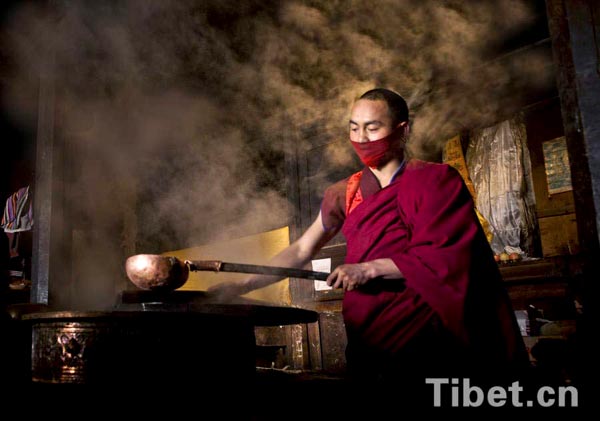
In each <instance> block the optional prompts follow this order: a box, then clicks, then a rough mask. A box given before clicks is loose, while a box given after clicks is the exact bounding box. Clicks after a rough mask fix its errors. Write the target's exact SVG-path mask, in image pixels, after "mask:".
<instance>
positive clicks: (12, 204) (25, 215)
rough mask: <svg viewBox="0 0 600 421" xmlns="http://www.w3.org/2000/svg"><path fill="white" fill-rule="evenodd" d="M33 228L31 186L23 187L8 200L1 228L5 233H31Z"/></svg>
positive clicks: (0, 224) (0, 223)
mask: <svg viewBox="0 0 600 421" xmlns="http://www.w3.org/2000/svg"><path fill="white" fill-rule="evenodd" d="M32 226H33V207H32V204H31V198H30V194H29V186H27V187H22V188H20V189H19V190H17V191H16V192H15V193H13V194H12V195H11V196H10V197H9V198H8V199H6V206H5V207H4V213H3V214H2V222H0V227H2V228H3V229H4V232H19V231H29V230H30V229H31V227H32Z"/></svg>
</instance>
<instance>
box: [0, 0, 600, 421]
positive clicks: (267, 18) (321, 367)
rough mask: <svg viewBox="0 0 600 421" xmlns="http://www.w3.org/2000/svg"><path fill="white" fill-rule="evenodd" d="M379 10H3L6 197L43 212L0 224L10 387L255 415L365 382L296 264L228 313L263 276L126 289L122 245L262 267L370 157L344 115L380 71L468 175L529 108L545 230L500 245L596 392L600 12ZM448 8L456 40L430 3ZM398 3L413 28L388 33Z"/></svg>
mask: <svg viewBox="0 0 600 421" xmlns="http://www.w3.org/2000/svg"><path fill="white" fill-rule="evenodd" d="M383 3H386V4H387V2H379V1H370V2H363V3H362V4H361V5H360V6H357V5H356V4H355V2H350V1H340V2H326V1H323V2H321V1H300V2H276V1H268V0H267V1H259V0H249V1H245V2H228V1H226V2H219V1H208V2H206V1H191V0H190V1H186V2H144V1H117V0H111V1H106V2H92V1H84V0H81V1H76V2H65V1H59V0H56V1H55V0H47V1H7V2H3V3H2V15H1V23H0V31H1V33H0V82H1V84H0V97H1V100H2V103H1V109H0V134H1V136H2V138H3V141H2V153H1V154H0V156H1V161H0V171H1V172H0V193H1V198H2V203H3V210H4V203H8V202H7V201H9V200H10V199H11V198H15V200H16V198H17V196H15V195H19V196H18V198H19V200H23V203H24V204H25V211H24V212H26V211H27V209H30V210H31V212H32V215H33V221H29V222H30V224H29V225H27V226H26V227H25V228H24V229H22V230H20V231H18V232H5V233H4V234H2V235H1V236H0V288H1V289H0V305H1V309H2V321H1V328H2V332H3V337H4V342H3V346H2V347H1V348H2V351H1V353H0V364H1V368H2V373H4V374H3V375H2V382H3V386H4V390H11V391H15V392H16V393H15V394H16V395H19V397H20V398H21V399H24V401H27V399H28V398H29V397H30V398H31V399H42V397H49V396H53V397H55V396H57V399H65V398H64V396H68V395H70V396H79V397H82V396H85V394H86V393H87V392H89V391H90V387H93V386H94V385H96V384H100V385H102V387H103V388H105V387H106V386H109V387H111V388H112V387H114V388H115V389H117V388H118V387H121V386H122V387H124V388H126V389H127V388H131V390H135V389H136V388H141V385H142V384H144V385H146V386H148V385H152V386H150V387H151V388H153V389H158V388H160V387H166V386H164V385H178V384H189V383H190V382H192V383H193V382H197V381H198V379H200V380H201V382H202V383H203V384H204V386H205V387H209V389H210V390H212V391H213V392H214V396H218V395H219V394H220V393H226V394H228V395H229V396H236V397H239V399H240V402H241V404H242V403H243V405H245V406H246V407H247V408H248V410H247V412H245V414H246V415H249V414H251V415H250V417H251V418H252V419H260V417H261V415H264V416H265V417H269V416H273V417H275V416H278V417H281V418H282V419H285V417H286V415H287V416H289V417H293V416H294V413H292V412H293V411H294V410H297V411H298V412H297V413H296V415H297V414H299V413H304V412H306V413H308V414H312V415H313V416H314V417H318V415H319V410H318V409H316V408H317V407H318V406H319V405H322V404H323V403H324V402H327V405H330V406H332V407H333V406H335V404H332V403H331V401H330V400H329V399H332V398H331V397H330V398H327V399H325V398H323V397H319V396H317V395H318V394H323V393H325V394H326V393H327V392H328V391H331V390H332V389H334V390H337V391H338V392H337V393H332V395H331V396H332V397H335V398H339V397H340V396H341V392H339V390H343V384H344V383H343V379H344V374H345V357H344V347H345V343H346V342H345V341H346V338H345V331H344V326H343V321H342V315H341V303H342V297H343V292H341V291H339V290H330V289H325V288H321V287H319V286H318V283H316V282H313V281H312V280H307V279H301V278H294V277H290V278H289V279H288V280H285V281H282V282H281V283H279V284H278V285H276V286H272V287H269V289H267V290H266V291H262V292H261V291H259V292H256V293H252V294H249V295H248V296H243V297H240V298H239V299H236V300H234V301H233V302H230V303H212V302H210V301H207V299H206V294H205V290H206V288H207V287H208V286H210V285H211V284H214V283H216V282H222V281H226V280H227V279H239V276H241V275H230V274H226V273H218V274H213V273H211V274H202V273H199V274H193V275H190V280H189V281H188V282H187V283H186V284H185V285H184V286H183V287H182V288H180V289H178V290H176V291H173V292H169V293H155V292H149V291H142V290H140V289H138V288H137V287H136V286H135V285H133V284H132V283H131V282H130V281H129V280H128V279H127V276H126V274H125V261H126V259H127V257H129V256H132V255H135V254H141V253H149V254H164V255H173V256H178V257H179V258H185V259H187V258H189V259H194V258H196V259H203V258H211V259H219V260H224V261H228V260H230V261H234V262H235V261H238V262H241V263H249V264H252V263H258V264H262V263H265V262H266V260H267V259H268V257H269V256H271V255H273V254H275V253H276V252H277V251H278V250H279V249H281V248H282V247H283V246H285V245H286V244H289V243H290V242H292V241H294V240H295V239H297V238H298V237H299V236H300V234H301V233H302V232H304V230H305V229H306V228H307V227H308V226H309V225H310V223H311V222H312V221H313V220H314V218H315V216H316V214H317V213H318V211H319V206H320V201H321V199H322V192H323V189H324V188H325V187H326V186H327V185H329V184H330V183H332V182H334V181H336V180H338V179H340V178H343V177H346V176H348V175H350V174H352V173H353V172H354V171H355V169H356V168H357V165H359V164H358V161H357V160H356V159H355V158H354V157H353V156H352V155H351V152H350V149H349V148H348V147H347V145H346V143H347V140H346V134H345V130H346V129H345V127H346V123H345V121H346V120H345V119H346V114H345V113H346V111H347V109H348V108H349V105H350V103H351V100H352V98H353V97H354V96H356V95H357V94H359V93H360V92H361V91H364V90H366V89H367V88H371V87H373V86H376V85H381V86H389V87H391V88H394V89H396V90H398V91H399V92H404V93H405V94H406V97H407V99H408V100H409V105H410V106H411V109H413V110H414V111H413V117H412V119H413V120H414V121H411V123H412V124H413V134H412V136H413V138H414V141H413V138H411V144H410V147H412V153H413V154H414V155H415V156H417V157H420V158H421V159H426V160H431V161H435V162H449V163H450V164H451V165H452V162H450V159H449V156H451V153H450V152H449V151H450V147H451V144H452V145H454V146H452V147H454V149H453V151H454V153H455V154H454V155H452V156H454V157H456V156H460V157H461V159H463V161H462V162H463V163H464V162H465V161H466V167H467V168H468V171H469V172H471V174H470V176H471V179H472V182H473V184H474V186H475V187H474V188H475V189H479V188H482V187H481V185H479V184H478V180H477V175H476V174H475V173H474V172H472V170H473V168H475V166H471V165H470V163H471V162H474V161H473V160H476V159H480V161H479V163H480V164H482V166H483V167H486V166H488V167H489V166H491V165H492V163H493V162H495V161H497V160H499V157H498V156H497V155H494V154H495V153H498V150H494V149H490V151H491V152H489V153H488V154H487V155H484V156H483V157H482V156H476V151H475V149H476V145H477V139H484V140H485V139H486V138H485V135H484V133H486V132H485V129H486V128H490V127H496V126H497V125H499V124H500V123H502V122H505V121H511V122H517V123H518V124H520V126H519V127H521V128H522V132H521V133H522V138H523V139H524V149H525V151H524V152H523V153H522V157H523V161H522V164H523V168H524V170H523V171H524V179H526V181H524V185H526V186H528V188H529V191H528V194H529V196H527V199H526V200H528V202H527V203H528V206H530V208H531V209H532V210H531V215H532V218H531V221H533V222H532V223H531V224H530V225H529V226H528V231H527V232H526V234H523V235H522V238H521V246H522V250H519V252H516V253H514V255H513V254H510V253H501V252H500V251H498V252H496V250H494V251H495V253H496V255H497V260H498V265H499V267H500V271H501V273H502V276H503V279H504V282H505V285H506V288H507V289H508V292H509V295H510V298H511V300H512V303H513V306H514V309H515V311H516V314H517V320H518V321H519V323H520V327H521V328H522V335H523V340H524V342H525V344H526V346H527V349H528V351H529V354H530V360H531V362H532V366H533V367H534V369H535V370H534V373H535V375H536V376H538V377H539V379H538V380H539V383H540V384H544V382H545V381H548V382H554V383H556V382H558V383H559V384H564V385H572V384H574V385H578V386H579V387H581V392H580V394H581V396H580V406H583V405H584V404H585V402H586V399H585V397H586V396H590V386H589V385H588V382H589V380H590V374H589V373H590V372H591V369H592V366H593V365H594V362H593V360H594V359H595V357H594V358H592V357H591V356H592V355H593V350H594V349H595V348H593V347H591V345H590V344H588V338H589V332H588V331H587V329H589V327H588V325H589V322H587V320H588V319H589V315H590V314H591V313H595V310H596V300H595V294H593V293H591V292H590V291H591V290H595V289H594V288H591V287H593V286H594V283H595V282H596V280H597V278H598V265H599V261H600V260H599V259H598V257H599V256H600V254H599V251H600V250H599V236H598V223H599V219H598V210H597V207H598V204H599V203H600V198H599V197H598V195H599V194H600V193H599V192H600V189H599V188H598V185H599V184H600V170H599V169H600V162H598V161H600V151H599V150H598V142H599V141H600V139H598V136H599V133H600V118H599V117H598V115H599V110H600V103H599V102H600V47H599V46H598V42H599V41H598V40H599V39H600V23H599V19H600V7H599V6H598V4H597V2H594V1H591V0H587V1H570V0H545V1H544V0H536V1H532V2H525V1H499V2H482V3H479V2H477V3H475V2H473V3H471V2H467V1H455V2H446V3H445V4H444V5H443V6H441V5H439V4H437V3H436V2H422V3H419V2H412V1H409V0H406V1H402V2H399V4H401V5H402V6H403V7H399V6H398V9H399V10H398V11H396V10H395V9H394V11H393V13H389V14H387V16H384V17H385V18H386V19H387V21H386V20H384V21H383V22H387V23H388V25H385V24H378V23H377V22H376V21H375V19H374V18H373V19H372V21H370V20H369V19H364V16H371V14H373V15H372V16H374V17H377V18H381V17H382V15H386V14H385V13H382V12H381V10H379V9H381V7H382V6H381V4H383ZM488 3H489V4H488ZM350 5H352V6H350ZM388 6H389V5H388ZM349 7H350V8H349ZM386 7H387V6H386ZM488 7H489V10H488ZM353 8H356V10H354V9H353ZM434 12H435V13H437V15H435V16H437V19H442V22H444V23H445V24H446V25H448V31H449V34H450V35H448V39H447V40H445V39H444V34H443V32H442V30H440V29H434V28H433V26H435V23H429V22H431V21H430V20H429V18H424V17H428V16H430V15H429V14H430V13H434ZM500 12H502V13H503V14H502V13H500ZM361 16H363V18H361ZM394 19H397V21H398V22H400V21H402V22H404V26H408V24H409V23H410V24H412V25H415V28H413V29H412V30H407V29H403V28H401V29H396V28H395V27H394V28H390V25H389V23H390V22H391V23H393V24H394V25H392V26H395V23H396V21H395V20H394ZM432 19H433V18H432ZM398 25H402V23H398ZM417 25H422V26H423V27H419V26H417ZM427 25H432V27H431V28H429V27H428V26H427ZM453 25H455V26H453ZM263 26H264V28H263ZM438 26H439V25H438ZM387 29H389V31H388V30H387ZM402 34H404V35H405V36H406V37H407V38H406V39H404V42H397V40H395V38H394V37H397V36H399V35H402ZM453 37H454V38H453ZM478 37H481V40H479V39H478ZM353 43H354V44H353ZM463 44H464V45H463ZM430 46H431V48H429V47H430ZM337 48H340V49H341V51H337ZM360 54H364V57H363V58H364V59H361V58H360V57H356V56H358V55H360ZM365 62H367V63H369V65H366V64H365ZM368 66H371V67H370V68H369V67H368ZM392 69H393V70H392ZM517 123H515V124H517ZM511 124H512V123H511ZM480 145H481V143H480ZM552 148H554V149H552ZM481 150H483V147H481ZM456 153H458V155H456ZM553 153H554V154H553ZM558 161H560V162H558ZM551 164H554V165H560V164H562V166H561V167H560V168H559V169H562V172H560V171H559V172H558V173H556V172H554V173H552V172H551V171H550V168H551ZM463 167H464V166H463ZM494 168H497V167H494ZM499 178H500V177H499ZM483 189H484V191H483V192H482V191H479V190H478V192H477V195H478V197H479V196H481V197H483V195H484V194H485V193H486V192H485V186H484V187H483ZM25 195H28V196H27V200H25V199H24V197H25ZM482 200H483V199H482ZM26 222H27V221H26ZM265 244H266V245H265ZM515 251H516V250H515ZM204 253H205V254H206V255H198V254H204ZM344 256H345V244H344V238H343V236H341V234H340V235H338V236H337V237H336V238H334V240H333V241H332V242H330V243H329V245H327V246H326V247H325V248H324V249H322V250H321V252H320V253H319V255H317V256H315V260H314V261H313V265H317V263H323V262H325V263H327V264H329V266H330V269H331V270H332V269H333V268H335V266H337V265H339V264H341V263H343V260H344ZM313 270H319V269H317V266H314V267H313ZM94 344H95V345H94ZM86 347H88V348H89V349H90V350H92V351H93V352H92V351H90V352H88V351H86ZM149 350H150V351H149ZM65 367H66V368H65ZM90 385H91V386H90ZM584 385H585V387H584ZM169 387H170V388H171V387H174V386H169ZM248 391H251V393H250V392H248ZM171 393H173V395H174V394H175V393H174V392H171ZM188 393H189V395H186V396H187V397H188V398H190V396H193V394H192V393H191V392H188ZM203 393H206V394H207V395H208V394H209V392H203ZM338 393H339V394H338ZM165 395H168V393H167V392H165ZM318 400H321V402H317V401H318ZM276 403H277V404H278V405H275V404H276ZM311 405H315V406H314V409H313V410H309V409H308V408H310V407H311ZM275 407H277V409H272V410H271V409H269V408H275ZM298 407H301V408H300V409H298ZM250 408H253V409H250ZM258 408H262V409H258ZM334 409H335V408H332V410H334ZM235 410H239V408H235Z"/></svg>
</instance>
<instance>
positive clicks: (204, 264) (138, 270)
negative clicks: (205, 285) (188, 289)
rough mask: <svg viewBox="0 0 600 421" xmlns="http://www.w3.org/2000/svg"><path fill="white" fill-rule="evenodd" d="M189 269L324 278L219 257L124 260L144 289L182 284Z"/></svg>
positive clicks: (140, 256) (141, 256) (144, 256)
mask: <svg viewBox="0 0 600 421" xmlns="http://www.w3.org/2000/svg"><path fill="white" fill-rule="evenodd" d="M190 270H191V271H211V272H237V273H254V274H262V275H276V276H281V277H292V278H305V279H319V280H322V281H324V280H326V279H327V277H328V276H329V273H327V272H314V271H312V270H304V269H295V268H282V267H276V266H260V265H249V264H241V263H227V262H222V261H220V260H185V261H181V260H179V259H178V258H176V257H173V256H163V255H157V254H138V255H135V256H131V257H129V258H128V259H127V261H126V262H125V271H126V272H127V277H128V278H129V280H130V281H131V282H133V283H134V284H135V285H136V286H137V287H138V288H141V289H146V290H164V291H170V290H175V289H177V288H179V287H181V286H182V285H183V284H185V282H186V281H187V279H188V276H189V273H190Z"/></svg>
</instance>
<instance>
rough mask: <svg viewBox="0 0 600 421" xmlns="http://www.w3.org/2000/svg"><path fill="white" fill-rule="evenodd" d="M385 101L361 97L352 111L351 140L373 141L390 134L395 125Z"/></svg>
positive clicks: (359, 141) (360, 141)
mask: <svg viewBox="0 0 600 421" xmlns="http://www.w3.org/2000/svg"><path fill="white" fill-rule="evenodd" d="M392 123H393V122H392V117H391V115H390V112H389V108H388V105H387V103H386V102H385V101H372V100H370V99H359V100H358V101H356V102H355V103H354V106H353V107H352V112H351V113H350V140H352V141H353V142H358V143H363V142H372V141H374V140H378V139H381V138H383V137H386V136H387V135H389V134H390V133H391V132H392V131H393V130H394V127H393V126H392Z"/></svg>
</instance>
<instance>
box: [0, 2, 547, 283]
mask: <svg viewBox="0 0 600 421" xmlns="http://www.w3.org/2000/svg"><path fill="white" fill-rule="evenodd" d="M528 4H529V2H526V1H520V0H499V1H494V2H470V1H449V2H439V1H433V0H432V1H416V0H401V1H398V0H379V1H353V0H341V1H335V2H332V1H328V0H323V1H317V0H312V1H311V0H305V1H275V0H272V1H269V0H267V1H264V0H262V1H261V0H249V1H245V2H238V1H220V0H214V1H192V0H188V1H173V2H166V1H158V0H129V1H110V2H95V1H55V2H50V6H49V7H47V8H45V9H44V10H41V9H39V8H37V7H33V6H31V5H29V6H27V7H22V8H18V9H16V10H15V11H14V13H13V14H12V16H11V19H10V20H9V21H8V22H7V24H6V26H5V28H4V38H5V39H6V42H4V45H5V46H6V48H7V49H8V51H9V55H10V57H11V60H12V61H11V63H12V67H11V69H12V71H11V72H10V73H7V74H5V75H4V78H5V79H6V80H7V81H8V83H7V84H8V85H9V86H11V87H12V89H11V90H10V91H9V92H8V93H7V94H6V95H5V97H4V98H3V103H4V106H5V108H10V109H11V110H12V111H11V112H13V113H14V116H15V118H21V117H23V116H30V115H32V114H35V106H36V105H35V104H33V107H34V108H33V109H32V104H24V103H23V101H20V100H19V98H21V97H22V96H23V92H26V91H30V90H32V89H33V90H35V89H37V85H36V83H37V76H38V75H39V74H49V75H50V76H51V77H52V78H53V79H54V80H55V86H56V88H57V89H56V92H57V96H58V101H59V103H60V104H61V105H60V114H59V115H58V117H57V118H58V120H57V124H58V126H59V128H60V136H62V138H63V139H64V141H65V143H66V146H65V149H66V151H67V152H68V156H69V157H70V159H72V167H73V169H72V172H71V173H70V174H69V177H68V178H67V179H66V182H67V183H69V185H70V188H69V191H70V192H71V193H70V196H69V197H68V199H69V200H70V201H71V205H72V207H73V209H74V211H73V218H75V223H74V225H75V227H74V228H75V230H80V231H81V232H88V233H89V232H93V233H94V237H102V238H103V241H96V242H95V244H98V247H100V249H101V250H99V251H98V254H99V255H103V254H108V255H112V256H114V255H115V246H118V247H119V248H120V253H123V250H125V254H131V253H133V252H160V251H161V250H160V249H161V248H163V247H169V248H181V247H187V246H193V245H197V244H202V243H207V242H210V241H214V240H219V239H223V238H228V237H232V236H239V235H245V234H249V233H256V232H260V231H264V230H268V229H272V228H274V227H279V226H283V225H286V224H288V223H289V222H290V221H289V215H290V210H289V203H288V200H287V198H286V195H285V192H286V185H285V166H284V162H285V156H286V154H287V153H289V152H291V151H292V150H294V149H299V150H302V149H303V148H306V147H307V145H309V144H310V143H311V141H313V140H314V139H312V138H311V137H310V136H307V133H312V134H314V135H315V136H317V137H318V138H319V139H321V140H322V141H325V142H327V141H329V142H333V141H336V140H339V142H338V143H335V144H334V145H333V146H331V147H330V149H329V152H328V155H327V156H325V157H324V159H325V160H326V165H332V166H339V167H343V166H345V165H348V164H349V163H350V162H351V159H352V155H351V151H350V149H349V148H347V145H346V139H347V133H346V126H347V118H348V110H349V107H350V105H351V103H352V101H353V100H354V98H356V97H357V96H358V95H360V94H361V93H362V92H364V91H365V90H367V89H371V88H373V87H375V86H383V87H388V88H391V89H394V90H396V91H397V92H399V93H401V94H402V95H403V96H404V97H405V98H406V99H407V100H408V102H409V105H411V108H412V109H413V115H412V120H413V130H412V137H411V141H410V145H411V149H412V151H413V153H414V154H416V155H418V156H421V157H425V158H427V157H431V156H436V154H437V152H438V151H439V148H440V145H441V144H442V143H443V142H444V141H445V140H446V139H448V138H449V137H451V136H452V135H454V134H455V133H456V132H457V131H458V130H460V129H461V128H463V127H469V126H473V125H477V124H480V122H481V121H482V118H484V117H485V119H490V118H492V119H493V117H494V116H495V114H496V113H497V112H499V110H500V109H501V108H503V107H506V106H507V103H509V102H510V101H511V95H512V94H511V92H512V91H513V90H514V89H515V87H519V86H524V85H527V84H533V83H538V84H540V83H546V82H547V80H546V79H547V77H545V76H547V74H548V70H547V69H548V67H549V63H548V61H547V60H546V58H545V57H541V56H532V57H531V59H530V60H529V61H528V62H527V64H526V65H523V64H522V63H521V64H515V63H512V62H508V63H507V62H504V61H498V62H490V64H489V65H487V66H483V63H484V62H489V60H490V56H489V49H490V46H492V47H493V46H497V45H499V43H501V42H502V39H503V38H505V37H507V36H509V35H510V34H511V33H514V32H517V31H518V30H520V29H521V28H522V27H524V26H526V25H528V24H530V23H531V21H532V19H533V15H532V11H531V10H529V8H528ZM49 57H51V59H49ZM49 62H50V63H52V64H51V65H48V63H49ZM540 75H545V76H544V77H540ZM25 120H26V119H25ZM25 120H23V121H25ZM323 139H324V140H323ZM336 145H338V146H336ZM324 187H325V186H323V188H324ZM82 241H83V242H84V243H85V242H86V241H87V242H89V240H82ZM140 249H141V250H140ZM120 258H121V257H120V255H119V257H118V258H113V259H112V260H113V261H119V260H120ZM107 270H108V269H107V268H106V267H105V268H103V272H104V273H106V271H107ZM84 275H85V274H84ZM111 276H112V275H111V274H108V273H107V275H106V277H107V278H110V277H111Z"/></svg>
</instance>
